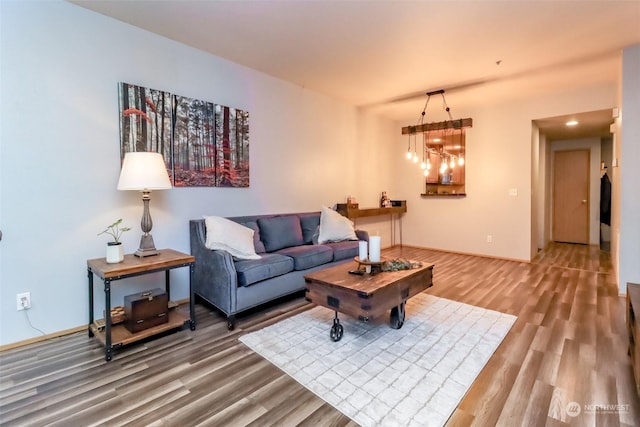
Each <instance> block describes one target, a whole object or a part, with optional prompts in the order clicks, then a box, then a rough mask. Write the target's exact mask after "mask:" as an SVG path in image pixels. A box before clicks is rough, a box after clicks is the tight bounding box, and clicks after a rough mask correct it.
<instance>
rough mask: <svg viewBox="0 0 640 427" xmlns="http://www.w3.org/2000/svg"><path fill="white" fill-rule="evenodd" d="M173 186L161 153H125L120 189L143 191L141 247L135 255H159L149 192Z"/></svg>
mask: <svg viewBox="0 0 640 427" xmlns="http://www.w3.org/2000/svg"><path fill="white" fill-rule="evenodd" d="M170 188H171V181H169V175H168V174H167V167H166V166H165V164H164V158H163V157H162V155H161V154H160V153H152V152H137V153H125V155H124V161H123V162H122V170H121V171H120V178H119V179H118V190H138V191H141V192H142V203H143V204H144V211H143V213H142V221H141V222H140V226H141V227H142V232H143V234H142V237H141V238H140V247H139V248H138V250H137V251H136V252H135V254H134V255H136V256H139V257H146V256H150V255H157V254H158V251H157V250H156V247H155V245H154V243H153V237H152V236H151V234H150V231H151V227H152V226H153V222H152V221H151V215H150V214H149V200H150V199H151V198H150V197H149V194H150V193H151V190H167V189H170Z"/></svg>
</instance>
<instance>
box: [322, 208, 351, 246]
mask: <svg viewBox="0 0 640 427" xmlns="http://www.w3.org/2000/svg"><path fill="white" fill-rule="evenodd" d="M343 240H358V236H356V232H355V230H354V229H353V222H351V220H350V219H349V218H347V217H344V216H342V215H340V214H339V213H338V212H336V211H334V210H333V209H330V208H328V207H326V206H323V207H322V211H321V212H320V235H319V236H318V243H320V244H322V243H327V242H340V241H343Z"/></svg>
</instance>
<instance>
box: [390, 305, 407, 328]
mask: <svg viewBox="0 0 640 427" xmlns="http://www.w3.org/2000/svg"><path fill="white" fill-rule="evenodd" d="M404 305H405V303H404V302H402V303H400V305H398V306H396V307H393V308H392V309H391V316H389V317H390V319H389V323H390V324H391V327H392V328H393V329H400V328H402V325H404Z"/></svg>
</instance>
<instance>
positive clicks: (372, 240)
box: [369, 236, 380, 262]
mask: <svg viewBox="0 0 640 427" xmlns="http://www.w3.org/2000/svg"><path fill="white" fill-rule="evenodd" d="M369 260H370V261H371V262H380V236H369Z"/></svg>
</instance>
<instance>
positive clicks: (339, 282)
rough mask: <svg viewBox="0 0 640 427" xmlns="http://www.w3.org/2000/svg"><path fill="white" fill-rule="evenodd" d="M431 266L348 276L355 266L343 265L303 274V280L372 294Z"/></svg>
mask: <svg viewBox="0 0 640 427" xmlns="http://www.w3.org/2000/svg"><path fill="white" fill-rule="evenodd" d="M433 266H434V264H430V263H426V262H423V263H422V267H418V268H413V269H411V270H399V271H383V272H381V273H377V274H363V275H362V276H359V275H357V274H349V270H353V269H354V268H357V264H356V265H354V264H352V263H345V264H340V265H337V266H335V267H329V268H325V269H322V270H318V271H314V272H312V273H309V274H305V276H304V278H305V280H306V281H308V282H315V283H321V284H323V285H326V286H331V287H336V288H344V289H349V290H354V291H357V292H362V293H365V294H373V293H374V292H376V291H377V290H378V289H381V288H384V287H385V286H387V285H388V284H390V283H393V282H397V281H399V280H402V279H407V278H409V277H411V276H417V275H420V274H422V273H423V272H424V271H425V270H430V269H433Z"/></svg>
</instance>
